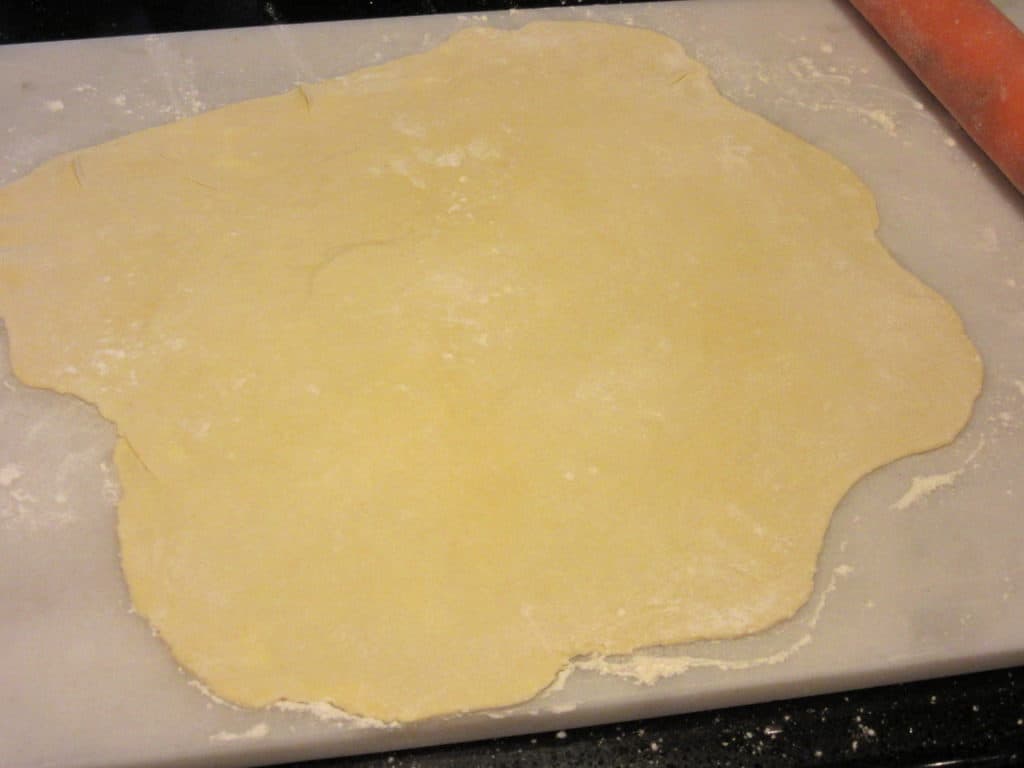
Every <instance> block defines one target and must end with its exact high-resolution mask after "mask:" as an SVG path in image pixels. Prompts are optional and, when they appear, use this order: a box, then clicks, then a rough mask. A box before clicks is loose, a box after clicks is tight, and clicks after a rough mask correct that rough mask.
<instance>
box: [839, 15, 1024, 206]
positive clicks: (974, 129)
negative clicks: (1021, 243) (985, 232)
mask: <svg viewBox="0 0 1024 768" xmlns="http://www.w3.org/2000/svg"><path fill="white" fill-rule="evenodd" d="M850 2H851V4H852V5H853V6H854V7H855V8H856V9H857V10H858V11H860V13H861V15H863V16H864V18H866V19H867V20H868V22H869V23H870V24H871V26H873V27H874V28H875V29H876V30H877V31H878V33H879V34H880V35H881V36H882V37H883V38H885V41H886V42H887V43H888V44H889V45H890V46H891V47H892V49H893V50H894V51H896V53H897V54H899V56H900V58H901V59H903V61H904V62H905V63H906V64H907V66H908V67H910V68H911V69H912V70H913V71H914V74H915V75H917V76H918V78H920V79H921V82H923V83H924V84H925V85H926V86H928V89H929V90H930V91H931V92H932V93H933V94H935V97H936V98H937V99H938V100H939V101H941V102H942V104H943V106H945V107H946V109H948V110H949V111H950V113H951V114H952V115H953V117H955V118H956V120H957V122H959V123H960V125H961V126H962V127H963V129H964V130H965V131H967V133H968V134H969V135H970V137H971V138H972V139H974V141H975V142H976V143H977V144H978V146H979V147H981V148H982V149H983V150H984V151H985V153H986V154H987V155H988V156H989V157H990V158H991V159H992V161H993V162H994V163H995V164H996V165H998V166H999V168H1000V169H1001V170H1002V171H1003V173H1005V174H1006V175H1007V177H1009V179H1010V181H1011V182H1013V185H1014V186H1015V187H1017V189H1018V190H1019V191H1020V192H1022V193H1024V33H1022V32H1021V31H1020V30H1019V29H1017V28H1016V27H1015V26H1014V25H1013V23H1012V22H1011V21H1010V20H1009V19H1007V18H1006V17H1005V16H1004V15H1003V14H1002V13H1001V12H1000V11H999V9H998V8H996V7H995V6H994V5H993V4H992V3H991V2H989V0H850Z"/></svg>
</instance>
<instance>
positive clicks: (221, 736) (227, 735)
mask: <svg viewBox="0 0 1024 768" xmlns="http://www.w3.org/2000/svg"><path fill="white" fill-rule="evenodd" d="M268 733H270V727H269V726H268V725H267V724H266V723H257V724H256V725H254V726H253V727H252V728H250V729H249V730H247V731H241V732H239V733H232V732H231V731H218V732H217V733H215V734H213V735H212V736H211V737H210V741H239V740H240V739H262V738H264V737H266V735H267V734H268Z"/></svg>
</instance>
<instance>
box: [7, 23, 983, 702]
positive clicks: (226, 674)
mask: <svg viewBox="0 0 1024 768" xmlns="http://www.w3.org/2000/svg"><path fill="white" fill-rule="evenodd" d="M877 224H878V221H877V216H876V213H875V208H874V205H873V201H872V197H871V195H870V193H869V192H868V190H867V189H866V188H865V187H864V185H863V184H862V183H861V182H860V181H859V180H858V179H857V178H856V177H855V176H854V174H853V173H851V172H850V171H849V170H848V169H847V168H846V167H845V166H843V165H842V164H840V163H839V162H837V161H836V160H835V159H833V158H832V157H830V156H829V155H827V154H825V153H824V152H822V151H819V150H817V149H815V148H814V147H812V146H809V145H808V144H806V143H804V142H803V141H801V140H799V139H797V138H796V137H794V136H792V135H791V134H789V133H786V132H785V131H782V130H780V129H779V128H777V127H775V126H773V125H771V124H770V123H768V122H766V121H765V120H763V119H761V118H760V117H758V116H756V115H753V114H750V113H748V112H746V111H744V110H742V109H739V108H738V107H736V106H735V105H733V104H731V103H730V102H728V101H727V100H725V99H724V98H722V97H721V96H720V95H719V94H718V93H717V92H716V90H715V88H714V87H713V85H712V83H711V81H710V80H709V78H708V75H707V73H706V72H705V70H704V69H703V68H702V67H701V66H700V65H699V64H697V63H695V62H694V61H692V60H691V59H689V58H688V57H687V56H686V55H685V54H684V53H683V51H682V50H681V49H680V47H679V46H678V45H677V44H676V43H675V42H674V41H672V40H670V39H668V38H665V37H662V36H660V35H657V34H654V33H652V32H648V31H643V30H639V29H630V28H625V27H614V26H603V25H595V24H583V23H542V24H531V25H529V26H527V27H526V28H524V29H522V30H520V31H515V32H505V31H498V30H494V29H470V30H466V31H462V32H459V33H458V34H456V35H455V36H454V37H453V38H452V39H451V40H449V41H448V42H446V43H445V44H443V45H441V46H440V47H438V48H437V49H435V50H433V51H430V52H429V53H426V54H423V55H419V56H413V57H409V58H405V59H401V60H397V61H393V62H390V63H387V64H384V65H383V66H378V67H374V68H371V69H365V70H361V71H359V72H356V73H353V74H351V75H349V76H346V77H343V78H341V79H339V80H335V81H331V82H324V83H319V84H316V85H306V86H303V87H302V88H300V89H297V90H295V91H293V92H291V93H287V94H284V95H280V96H274V97H271V98H266V99H260V100H255V101H249V102H245V103H241V104H236V105H234V106H231V107H228V108H226V109H221V110H217V111H213V112H210V113H207V114H204V115H202V116H199V117H196V118H193V119H189V120H183V121H181V122H178V123H175V124H173V125H166V126H162V127H160V128H156V129H153V130H148V131H144V132H141V133H137V134H134V135H130V136H126V137H124V138H121V139H118V140H117V141H113V142H111V143H109V144H105V145H102V146H98V147H94V148H91V149H87V150H84V151H81V152H76V153H74V154H71V155H65V156H61V157H58V158H56V159H55V160H52V161H51V162H48V163H47V164H45V165H43V166H42V167H41V168H39V169H38V170H36V171H35V172H34V173H32V174H31V175H29V176H27V177H25V178H24V179H22V180H20V181H17V182H15V183H13V184H11V185H10V186H8V187H7V188H5V189H3V190H0V253H2V254H3V255H2V256H0V258H2V262H0V313H2V315H3V318H4V320H5V322H6V324H7V328H8V330H9V333H10V337H11V346H12V358H13V364H14V366H15V370H16V372H17V374H18V376H19V377H20V378H21V379H22V380H24V381H25V382H27V383H29V384H33V385H36V386H40V387H48V388H51V389H54V390H58V391H62V392H70V393H74V394H75V395H78V396H80V397H82V398H84V399H86V400H88V401H90V402H93V403H96V404H97V405H98V407H99V408H100V410H101V412H102V413H103V414H104V415H105V416H106V417H107V418H109V419H111V420H113V421H114V422H115V423H116V424H117V428H118V431H119V435H120V438H119V440H118V444H117V448H116V461H117V468H118V472H119V475H120V479H121V483H122V486H123V498H122V499H121V502H120V506H119V534H120V540H121V545H122V558H123V568H124V573H125V576H126V578H127V581H128V585H129V587H130V590H131V595H132V599H133V601H134V604H135V606H136V608H137V609H138V611H139V612H140V613H141V614H143V615H144V616H146V617H147V618H148V619H149V621H150V622H151V623H152V625H153V626H154V627H155V628H156V630H157V631H158V632H159V634H160V635H161V636H162V637H163V638H164V639H165V640H166V641H167V643H168V644H169V646H170V648H171V650H172V652H173V653H174V655H175V656H176V657H177V658H178V659H179V660H180V661H181V663H182V664H184V665H185V666H186V667H187V668H188V669H189V670H191V671H192V672H194V673H195V674H196V675H197V676H198V677H199V678H201V679H202V681H203V682H204V683H205V684H206V685H208V686H209V687H210V688H211V689H212V690H213V691H214V692H215V693H216V694H218V695H219V696H222V697H224V698H226V699H229V700H231V701H233V702H237V703H239V704H243V705H246V706H260V705H265V704H268V703H270V702H273V701H275V700H278V699H291V700H297V701H318V700H327V701H330V702H333V703H334V704H335V705H337V706H339V707H341V708H343V709H345V710H348V711H350V712H352V713H355V714H359V715H365V716H372V717H376V718H381V719H385V720H392V719H397V720H413V719H417V718H423V717H426V716H430V715H436V714H439V713H448V712H454V711H460V710H469V709H474V708H482V707H493V706H498V705H506V704H511V703H514V702H517V701H520V700H523V699H526V698H528V697H530V696H532V695H534V694H535V693H537V691H538V690H540V689H542V688H543V687H544V686H545V685H547V684H548V683H550V682H551V681H552V679H553V677H554V676H555V675H556V673H557V672H558V670H559V669H560V668H561V667H562V666H564V665H565V664H566V663H567V661H568V660H569V659H570V658H572V657H573V656H575V655H578V654H583V653H589V652H597V653H623V652H628V651H630V650H632V649H635V648H637V647H640V646H648V645H653V644H663V643H681V642H686V641H691V640H695V639H698V638H728V637H734V636H737V635H742V634H745V633H750V632H755V631H757V630H760V629H763V628H765V627H768V626H770V625H772V624H774V623H776V622H779V621H781V620H783V619H785V618H787V617H789V616H790V615H792V614H793V613H794V612H795V611H796V610H797V608H798V607H799V606H800V605H801V604H802V603H803V602H804V601H805V600H806V599H807V597H808V594H809V592H810V590H811V586H812V580H813V575H814V571H815V561H816V557H817V555H818V551H819V548H820V546H821V542H822V537H823V535H824V532H825V529H826V526H827V525H828V522H829V517H830V514H831V512H832V510H833V508H834V507H835V506H836V504H837V502H838V501H839V499H840V498H841V497H842V496H843V494H844V493H845V492H846V490H847V489H848V488H849V487H850V485H851V484H852V483H854V482H855V481H856V480H857V479H858V478H859V477H861V476H863V475H864V474H865V473H867V472H869V471H870V470H871V469H873V468H875V467H878V466H879V465H881V464H885V463H886V462H889V461H892V460H894V459H896V458H898V457H900V456H904V455H906V454H910V453H914V452H917V451H923V450H927V449H930V448H933V447H935V446H938V445H940V444H942V443H945V442H947V441H949V440H951V439H952V438H953V437H954V435H956V433H957V432H958V430H959V429H960V428H961V427H962V426H963V425H964V423H965V422H966V420H967V418H968V417H969V414H970V411H971V407H972V403H973V400H974V398H975V396H976V395H977V393H978V390H979V386H980V380H981V365H980V361H979V357H978V355H977V353H976V351H975V349H974V347H973V346H972V345H971V343H970V341H969V340H968V338H967V337H966V335H965V333H964V331H963V328H962V326H961V323H960V320H959V318H958V317H957V315H956V314H955V312H954V311H953V309H952V308H951V307H950V306H949V305H948V304H947V303H946V302H945V301H944V300H943V299H942V298H941V297H939V296H938V295H937V294H936V293H934V292H933V291H932V290H930V289H929V288H927V287H926V286H924V285H922V284H921V282H919V281H918V280H917V279H916V278H914V277H913V276H912V275H910V274H909V273H907V272H906V271H904V270H903V269H902V268H901V267H900V266H899V265H898V264H897V263H896V262H895V261H894V260H893V259H892V258H891V257H890V255H889V254H888V253H887V252H886V250H885V249H884V248H883V247H882V246H881V245H880V244H879V242H878V241H877V239H876V237H875V229H876V226H877Z"/></svg>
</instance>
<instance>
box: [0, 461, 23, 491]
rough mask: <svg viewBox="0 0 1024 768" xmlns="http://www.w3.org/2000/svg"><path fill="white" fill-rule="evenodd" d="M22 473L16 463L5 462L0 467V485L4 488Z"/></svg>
mask: <svg viewBox="0 0 1024 768" xmlns="http://www.w3.org/2000/svg"><path fill="white" fill-rule="evenodd" d="M23 474H24V473H23V472H22V471H21V467H19V466H18V465H17V464H7V465H5V466H3V467H0V486H2V487H4V488H6V487H8V486H9V485H11V483H13V482H14V481H15V480H17V479H18V478H19V477H22V475H23Z"/></svg>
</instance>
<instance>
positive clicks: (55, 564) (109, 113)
mask: <svg viewBox="0 0 1024 768" xmlns="http://www.w3.org/2000/svg"><path fill="white" fill-rule="evenodd" d="M1003 5H1004V7H1005V8H1006V10H1007V11H1008V12H1009V13H1010V15H1011V16H1012V17H1014V18H1015V19H1016V20H1017V23H1018V24H1024V2H1021V1H1019V0H1018V1H1015V2H1006V3H1003ZM537 17H548V18H550V17H556V18H591V19H595V20H607V21H611V22H616V23H632V24H636V25H640V26H646V27H652V28H654V29H657V30H660V31H663V32H665V33H667V34H669V35H672V36H673V37H676V38H677V39H679V40H680V41H681V42H682V43H683V44H684V45H685V46H686V48H687V50H688V51H689V52H690V53H691V54H692V55H694V56H696V57H697V58H698V59H700V60H701V61H703V62H704V63H705V64H706V65H707V66H708V67H709V69H710V70H711V73H712V75H713V77H714V79H715V81H716V82H717V83H718V85H719V87H720V88H721V90H722V91H723V92H724V93H725V94H726V95H727V96H729V97H731V98H733V99H734V100H735V101H737V102H739V103H740V104H741V105H743V106H746V107H748V108H750V109H753V110H755V111H758V112H760V113H761V114H763V115H765V116H766V117H768V118H769V119H771V120H773V121H775V122H776V123H779V124H780V125H782V126H784V127H786V128H788V129H790V130H792V131H794V132H795V133H797V134H799V135H801V136H803V137H804V138H806V139H808V140H809V141H811V142H813V143H815V144H817V145H818V146H820V147H822V148H824V149H826V150H828V151H830V152H832V153H833V154H835V155H837V156H838V157H839V158H841V159H842V160H844V161H845V162H846V163H847V164H848V165H850V166H851V167H852V168H853V169H854V170H856V171H857V172H858V173H859V174H860V175H861V176H862V177H863V178H864V179H865V181H866V182H867V183H868V184H869V186H871V188H872V189H873V190H874V191H875V193H876V196H877V199H878V205H879V210H880V213H881V218H882V227H881V232H880V234H881V237H882V239H883V240H884V241H885V242H886V244H887V245H888V246H889V248H890V249H891V250H892V251H893V252H894V253H895V254H896V256H897V258H899V259H900V260H901V261H902V262H903V263H904V264H906V265H907V266H908V267H909V268H910V269H911V270H912V271H914V272H915V273H917V274H918V275H919V276H921V277H922V278H923V279H924V280H925V281H927V282H928V283H930V284H931V285H932V286H934V287H935V288H937V289H938V290H939V291H940V292H942V293H943V294H945V295H946V296H947V297H948V298H949V299H950V300H951V301H952V302H953V303H954V305H955V306H956V307H957V308H958V309H959V311H960V313H961V315H962V316H963V318H964V320H965V323H966V326H967V328H968V331H969V333H970V334H971V336H972V338H973V339H974V340H975V342H976V343H977V345H978V347H979V348H980V349H981V351H982V354H983V356H984V358H985V362H986V366H987V379H986V383H985V389H984V392H983V395H982V397H981V399H980V401H979V402H978V405H977V410H976V413H975V416H974V419H973V420H972V422H971V424H970V425H969V427H968V429H967V430H966V431H965V433H964V434H963V435H962V436H961V437H960V439H958V440H957V441H956V443H955V444H953V445H952V446H950V447H948V448H945V449H942V450H939V451H936V452H933V453H930V454H927V455H922V456H916V457H911V458H908V459H906V460H903V461H901V462H898V463H896V464H894V465H890V466H888V467H886V468H884V469H882V470H880V471H878V472H875V473H874V474H872V475H871V476H870V477H868V478H866V479H865V480H863V481H862V482H860V483H859V484H858V485H857V486H856V487H855V488H854V489H853V490H852V491H851V492H850V494H849V495H848V496H847V498H846V499H845V500H844V501H843V503H842V505H841V506H840V508H839V509H838V511H837V512H836V515H835V517H834V519H833V524H832V527H831V529H830V532H829V534H828V538H827V540H826V542H825V549H824V552H823V554H822V557H821V562H820V567H819V574H818V580H817V589H816V592H815V595H814V596H813V597H812V599H811V601H810V603H809V604H808V605H807V606H806V607H805V609H804V610H802V611H801V612H800V613H799V614H798V615H797V616H796V617H795V618H794V619H793V620H792V621H790V622H787V623H786V624H784V625H781V626H779V627H777V628H776V629H774V630H771V631H769V632H766V633H763V634H761V635H757V636H754V637H751V638H747V639H743V640H738V641H731V642H723V643H704V644H701V645H699V646H690V647H687V648H683V649H676V650H674V651H661V652H656V653H657V657H656V659H655V662H652V661H651V660H650V659H648V660H647V661H646V662H645V663H642V664H639V665H634V667H633V668H634V669H635V670H639V671H641V672H646V673H648V674H650V675H654V676H656V673H657V671H658V670H659V669H666V670H668V669H672V668H678V667H680V666H683V665H684V663H681V662H679V661H678V660H676V661H672V660H671V659H672V658H674V657H679V656H685V657H690V658H691V659H695V660H696V661H693V662H691V663H690V669H689V670H688V671H686V672H685V673H683V674H678V675H674V676H670V677H667V678H664V679H661V680H660V681H658V682H656V683H654V684H653V685H638V684H636V683H635V682H630V681H629V680H625V679H622V678H619V677H614V676H606V675H601V674H598V673H597V672H595V671H577V672H574V673H573V674H572V675H570V676H569V677H568V679H567V681H566V683H565V686H564V688H563V689H561V690H556V691H553V692H552V693H550V694H549V695H547V696H544V697H542V698H539V699H537V700H534V701H532V702H528V703H526V704H523V705H520V706H517V707H513V708H510V709H508V710H504V711H501V712H489V713H476V714H469V715H465V716H461V717H450V718H440V719H437V720H433V721H428V722H423V723H418V724H415V725H411V726H405V727H401V728H394V729H376V728H362V727H358V726H355V725H353V724H351V723H347V722H346V721H344V720H322V719H320V718H318V717H317V716H316V715H315V714H310V713H305V712H286V711H278V710H267V711H256V712H254V711H245V710H239V709H236V708H233V707H230V706H227V705H224V704H221V703H217V702H215V701H213V700H211V699H210V698H209V697H207V696H206V695H205V694H204V693H203V692H202V691H201V690H199V689H198V688H197V687H195V686H194V685H192V684H190V678H189V676H188V675H187V674H186V673H184V672H182V671H181V670H179V669H178V668H177V667H176V665H175V664H174V662H173V661H172V660H171V658H170V655H169V653H168V652H167V650H166V648H165V647H164V646H163V644H162V643H161V641H160V640H158V639H156V638H154V637H153V636H152V634H151V633H150V631H149V629H148V627H147V626H146V624H145V622H143V621H142V620H141V619H139V618H138V617H137V616H135V615H133V614H132V613H131V612H130V607H129V602H128V598H127V592H126V589H125V586H124V584H123V582H122V579H121V575H120V571H119V569H118V564H117V544H116V537H115V530H114V524H115V510H114V505H113V500H112V499H113V497H114V496H113V494H114V492H115V488H116V485H115V483H116V478H115V476H114V475H113V472H112V471H110V470H108V471H104V469H103V467H104V466H106V465H109V463H110V452H111V448H112V445H113V436H114V432H113V429H112V427H111V425H109V424H106V423H104V422H103V420H102V419H101V418H100V417H99V416H98V415H97V414H96V412H95V411H94V410H93V409H92V408H90V407H89V406H86V405H84V404H83V403H81V402H79V401H77V400H74V399H73V398H70V397H65V396H58V395H56V394H53V393H50V392H40V391H31V390H28V389H27V388H25V387H23V386H21V385H20V384H18V382H16V381H15V380H14V378H13V377H12V376H11V374H10V371H9V366H8V365H7V360H8V358H7V348H6V344H3V345H2V348H0V366H2V369H0V375H2V378H3V381H2V384H3V386H2V387H0V765H4V766H10V767H11V768H15V767H17V766H42V765H52V766H101V765H102V766H121V765H143V764H159V765H199V764H201V765H210V766H214V765H252V764H257V763H261V762H262V763H267V762H275V761H283V760H294V759H300V758H312V757H317V756H327V755H335V754H343V753H352V752H361V751H362V752H366V751H375V750H383V749H391V748H397V747H402V746H412V745H421V744H429V743H437V742H443V741H454V740H461V739H469V738H478V737H484V736H494V735H503V734H512V733H523V732H528V731H536V730H545V729H552V728H568V727H573V726H577V725H582V724H588V723H597V722H606V721H613V720H619V719H626V718H635V717H642V716H650V715H657V714H666V713H672V712H683V711H689V710H696V709H704V708H712V707H719V706H724V705H731V704H741V703H749V702H753V701H759V700H764V699H771V698H781V697H790V696H797V695H802V694H811V693H820V692H825V691H833V690H839V689H845V688H853V687H859V686H866V685H872V684H879V683H886V682H895V681H903V680H909V679H914V678H920V677H927V676H935V675H941V674H947V673H954V672H965V671H970V670H977V669H983V668H989V667H997V666H1002V665H1010V664H1021V663H1024V563H1022V560H1021V557H1020V553H1021V552H1022V551H1024V515H1022V512H1024V503H1022V502H1024V472H1022V469H1021V467H1024V198H1021V197H1020V196H1019V195H1017V193H1016V192H1014V191H1013V189H1012V188H1011V187H1010V185H1009V184H1008V183H1007V182H1005V180H1004V179H1002V177H1000V176H999V175H998V172H997V171H995V170H994V169H993V168H992V167H991V166H990V165H989V164H988V163H987V161H985V160H984V158H983V157H981V155H980V154H979V153H978V152H977V150H976V149H975V148H974V147H973V145H971V143H970V141H969V139H967V138H966V137H965V136H964V135H963V134H962V133H961V132H960V131H959V130H958V129H957V128H956V126H955V125H954V124H953V122H952V121H951V120H950V119H949V118H948V117H947V116H946V115H945V113H944V112H943V111H942V110H941V108H940V107H939V106H938V105H937V104H936V103H935V102H934V101H933V100H932V99H931V98H930V97H929V96H928V94H927V92H926V91H924V90H923V89H922V87H921V86H920V85H919V84H917V83H916V81H914V80H913V78H912V77H911V76H910V75H909V74H908V73H907V71H906V70H905V69H903V67H902V66H901V65H900V64H899V63H898V62H897V61H896V60H895V59H894V58H893V57H892V56H891V55H890V54H889V53H888V51H887V50H886V49H885V48H884V46H882V45H881V43H880V42H879V41H878V40H877V39H876V38H875V37H874V36H873V34H872V33H871V32H870V30H869V29H868V28H867V27H866V25H865V24H864V23H863V22H862V21H861V20H860V19H859V17H858V16H857V15H856V14H855V13H854V12H853V11H852V10H850V9H849V8H848V7H847V6H846V5H845V4H844V3H839V2H835V3H833V2H828V3H825V2H815V3H811V2H807V1H806V0H788V2H774V3H762V2H757V0H714V2H710V1H703V0H692V1H691V2H685V3H666V4H657V5H649V6H648V5H622V6H615V7H607V8H589V9H584V8H574V9H557V10H547V11H542V12H517V13H513V14H511V15H510V14H507V13H502V14H488V15H487V16H486V17H477V16H471V17H466V16H460V17H455V16H446V17H421V18H415V19H394V20H382V21H367V22H343V23H329V24H313V25H303V26H296V27H276V28H259V29H247V30H227V31H217V32H203V33H188V34H180V35H161V36H148V37H133V38H114V39H104V40H93V41H80V42H68V43H52V44H39V45H25V46H7V47H3V48H0V181H9V180H12V179H14V178H16V177H18V176H20V175H22V174H24V173H26V172H28V171H29V170H30V169H31V168H32V167H34V166H35V165H37V164H38V163H39V162H41V161H43V160H45V159H47V158H49V157H51V156H53V155H54V154H56V153H58V152H61V151H66V150H69V149H73V148H77V147H83V146H87V145H90V144H95V143H98V142H101V141H104V140H108V139H112V138H115V137H117V136H120V135H123V134H125V133H128V132H131V131H135V130H138V129H140V128H144V127H146V126H151V125H156V124H160V123H163V122H166V121H169V120H174V119H177V118H182V117H187V116H189V115H191V114H194V113H196V112H200V111H203V110H205V109H210V108H214V107H217V106H221V105H223V104H227V103H230V102H233V101H237V100H241V99H244V98H248V97H253V96H258V95H265V94H271V93H276V92H280V91H283V90H286V89H288V88H289V87H291V86H292V85H293V84H294V83H295V82H297V81H312V80H318V79H323V78H327V77H331V76H335V75H339V74H342V73H344V72H346V71H350V70H352V69H355V68H358V67H360V66H363V65H367V64H371V63H375V62H378V61H381V60H384V59H388V58H392V57H395V56H399V55H402V54H405V53H410V52H414V51H419V50H422V49H425V48H428V47H431V46H433V45H435V44H436V43H438V42H440V41H441V40H443V39H444V38H445V37H447V36H448V35H449V34H450V33H451V32H452V31H453V30H455V29H458V28H460V27H464V26H467V25H473V24H494V25H500V26H519V25H522V24H524V23H526V22H527V21H529V20H531V19H534V18H537ZM53 214H54V216H59V215H60V212H59V211H54V212H53ZM2 258H3V254H2V252H0V261H2ZM39 322H46V318H45V317H40V318H39ZM2 341H3V337H2V336H0V342H2ZM915 477H918V478H929V477H930V478H932V479H931V480H926V481H924V482H923V483H922V482H918V484H917V491H918V493H913V492H911V493H909V494H908V491H911V490H912V488H913V485H914V484H913V480H914V478H915ZM926 486H934V490H933V491H932V492H931V493H924V492H923V490H922V489H923V488H925V487H926ZM901 499H902V503H901ZM901 507H902V508H901ZM652 653H655V652H652ZM665 657H668V659H669V660H668V661H665V660H664V659H665ZM658 659H661V661H658ZM755 660H760V662H759V663H755ZM659 665H660V666H659Z"/></svg>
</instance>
